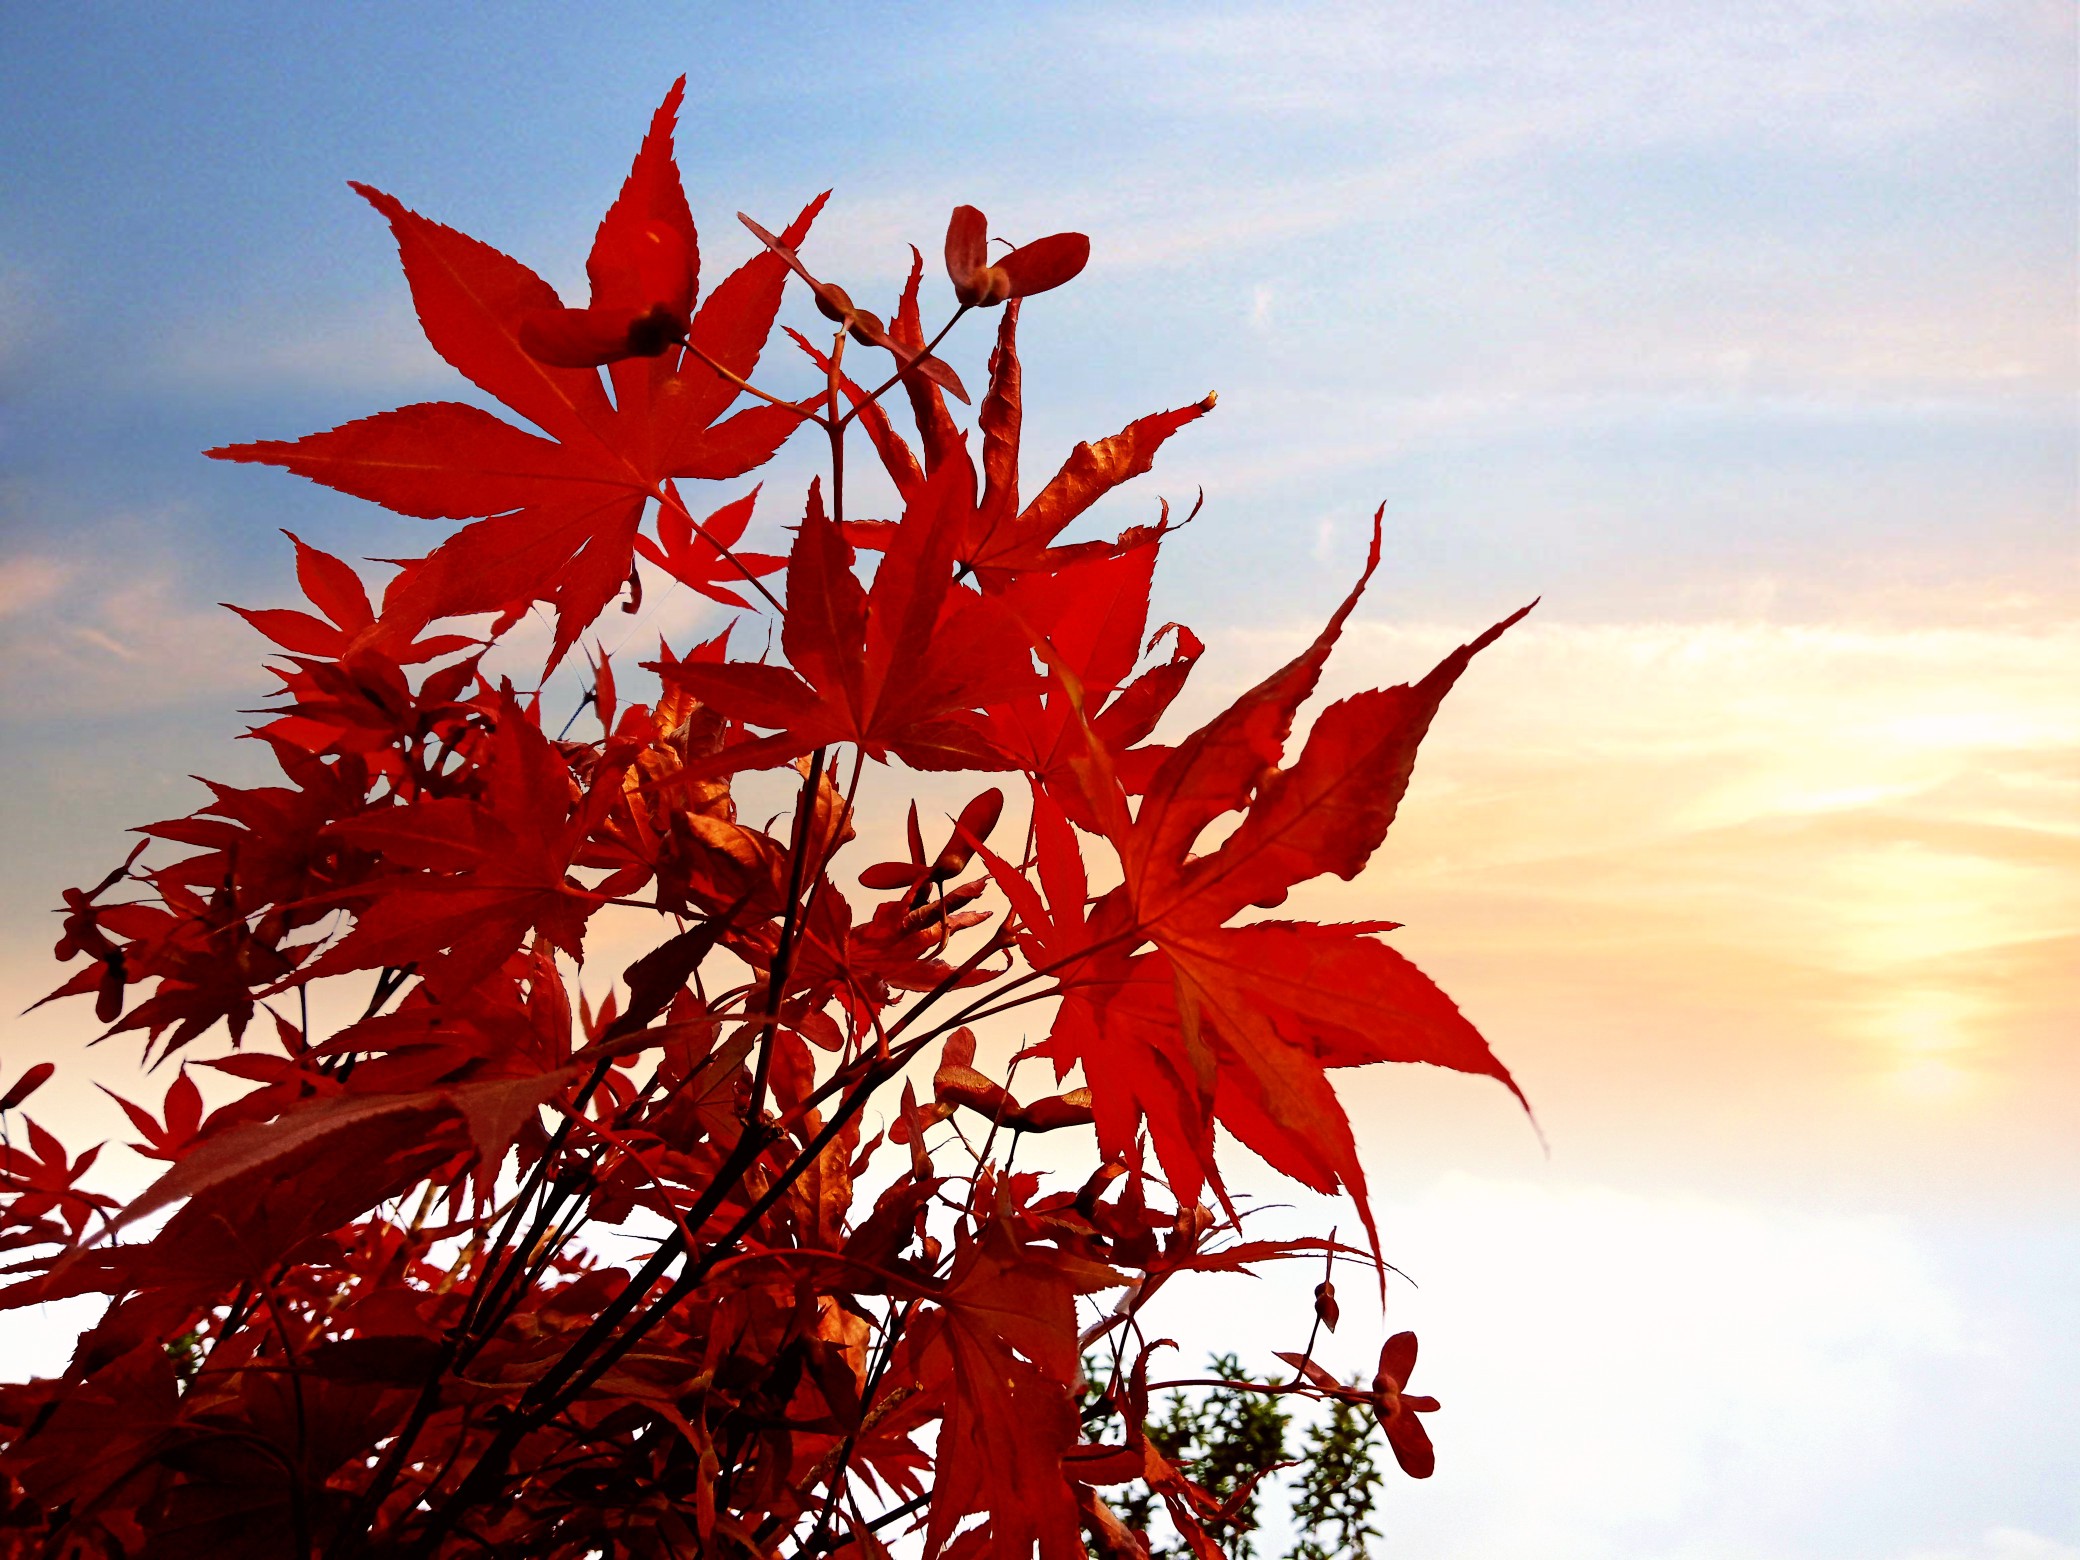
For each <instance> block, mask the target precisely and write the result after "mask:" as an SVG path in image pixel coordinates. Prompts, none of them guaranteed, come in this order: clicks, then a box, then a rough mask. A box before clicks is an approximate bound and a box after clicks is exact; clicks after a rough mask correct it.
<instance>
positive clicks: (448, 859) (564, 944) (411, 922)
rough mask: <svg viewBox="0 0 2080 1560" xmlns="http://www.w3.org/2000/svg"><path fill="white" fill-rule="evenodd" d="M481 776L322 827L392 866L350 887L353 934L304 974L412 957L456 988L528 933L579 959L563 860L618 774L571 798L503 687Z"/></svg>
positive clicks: (590, 907) (581, 906) (563, 769)
mask: <svg viewBox="0 0 2080 1560" xmlns="http://www.w3.org/2000/svg"><path fill="white" fill-rule="evenodd" d="M483 775H484V794H483V797H482V799H481V800H476V799H471V798H467V797H460V796H449V797H432V798H424V799H420V800H418V801H414V802H412V803H410V804H409V805H406V806H401V807H392V808H383V809H378V810H376V811H373V812H369V813H364V814H363V815H361V816H360V817H358V818H354V819H350V820H347V821H345V822H342V823H340V824H337V825H335V826H334V827H333V829H332V830H331V833H332V835H333V836H334V837H335V838H337V839H338V840H339V841H340V843H341V844H344V845H348V846H352V847H355V848H358V849H362V850H368V851H375V852H379V853H380V854H381V856H382V859H383V862H384V864H385V865H386V866H387V867H390V868H393V869H397V871H396V873H395V875H392V876H388V877H384V878H379V879H376V880H374V882H373V884H371V885H363V886H361V887H360V888H357V889H356V890H354V891H352V892H351V897H353V898H354V899H355V900H357V901H358V902H359V908H358V909H357V912H356V917H357V918H356V920H355V924H354V929H353V931H351V932H349V933H348V934H347V936H346V937H345V938H344V939H343V940H342V941H341V942H339V943H338V944H337V945H336V946H334V947H332V948H330V949H328V950H327V951H326V952H325V953H324V955H323V956H322V957H321V958H320V959H319V960H318V961H317V962H316V963H315V964H313V965H312V966H311V967H310V969H309V970H308V971H307V972H305V976H304V978H306V979H312V978H316V977H317V976H320V975H329V974H333V973H336V972H338V971H341V970H356V969H369V968H373V967H375V966H377V965H394V966H404V965H411V964H417V965H418V966H419V967H420V969H421V970H422V972H423V973H425V974H426V975H427V977H428V978H429V979H432V980H435V981H436V982H437V983H440V984H442V985H444V987H445V988H446V989H449V990H453V991H456V992H461V991H464V990H466V989H467V988H469V987H470V986H471V985H473V984H475V983H476V982H477V981H479V980H482V979H483V978H484V977H485V976H487V975H489V974H490V973H491V971H493V970H494V969H496V968H497V967H498V966H499V965H500V964H502V963H504V962H505V960H506V959H507V957H508V956H509V955H511V954H512V953H513V952H514V950H515V949H517V948H518V947H519V946H520V944H521V943H522V942H524V941H525V940H526V938H527V937H528V935H529V933H531V932H539V933H540V934H541V935H542V936H543V937H545V938H547V939H548V940H549V941H550V942H551V943H553V944H554V945H555V946H556V947H558V948H560V949H562V950H563V951H564V952H565V953H567V954H569V955H570V956H571V957H572V958H574V959H575V958H581V957H582V956H583V948H584V937H585V923H586V920H587V919H588V918H589V917H590V916H591V914H592V912H593V911H594V910H595V909H597V908H598V905H599V896H598V895H597V894H594V893H592V892H590V891H588V890H586V889H584V888H582V887H581V886H579V884H578V883H577V882H576V881H575V880H574V879H572V878H571V876H570V866H571V862H572V859H573V858H574V856H575V855H576V854H577V851H578V849H579V847H580V846H581V845H582V843H583V842H584V839H585V836H586V834H587V833H588V832H589V831H590V829H591V827H592V826H593V824H594V823H595V822H597V817H596V816H595V815H596V814H598V813H600V812H602V811H603V810H604V807H605V804H606V802H607V801H608V800H609V799H611V797H612V795H613V793H614V792H615V791H616V790H618V788H619V785H618V781H619V776H618V774H608V775H604V776H598V777H595V788H594V790H593V792H592V793H591V794H590V796H589V797H587V798H581V797H580V795H579V793H578V789H577V785H576V782H575V781H574V780H573V778H572V776H571V771H570V766H569V765H568V764H567V763H566V762H565V761H564V759H563V757H562V755H561V754H559V753H558V752H557V751H556V749H555V748H554V747H552V746H551V745H550V743H549V741H548V739H547V738H546V737H544V736H543V735H542V733H541V730H540V729H539V728H538V727H537V726H536V725H535V723H534V722H533V721H532V720H530V719H529V718H528V716H527V714H526V712H525V711H523V710H522V709H521V708H520V705H519V703H518V702H517V701H516V700H514V699H513V698H512V697H511V696H510V695H507V696H506V697H505V698H504V699H503V700H502V701H501V704H500V706H499V709H498V718H497V724H496V726H495V728H494V730H493V732H492V735H491V739H490V743H489V751H488V753H487V754H486V757H485V760H484V768H483ZM378 886H379V888H380V890H381V891H380V892H377V893H371V892H370V889H371V888H372V887H378Z"/></svg>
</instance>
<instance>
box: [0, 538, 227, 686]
mask: <svg viewBox="0 0 2080 1560" xmlns="http://www.w3.org/2000/svg"><path fill="white" fill-rule="evenodd" d="M265 648H266V647H265V646H264V645H263V644H262V643H261V642H260V641H259V640H258V639H257V638H256V637H255V636H254V635H253V633H252V632H251V630H249V629H248V628H247V627H246V626H245V625H244V624H243V623H240V622H239V621H238V620H237V619H236V618H234V617H233V616H232V615H231V614H230V613H229V612H226V611H224V610H223V609H222V608H221V607H216V606H204V605H201V604H199V603H195V602H192V601H190V600H188V599H187V593H186V590H185V588H184V585H183V583H182V582H181V581H180V580H179V579H178V578H177V577H175V576H173V575H172V574H169V573H142V572H141V573H132V574H127V575H125V574H122V573H119V572H117V570H116V569H114V568H112V567H111V566H110V565H108V564H106V563H99V562H97V563H95V564H93V565H88V564H86V563H84V562H81V561H78V560H73V559H61V558H45V557H25V558H15V559H10V560H6V561H4V562H0V715H4V716H6V717H7V718H9V719H41V718H46V717H51V716H68V715H69V716H77V717H87V718H99V717H105V716H111V715H130V714H136V713H139V712H141V711H144V710H150V709H163V708H169V707H172V706H176V705H182V704H188V703H192V702H196V701H199V700H207V701H210V702H212V703H220V702H222V701H223V700H224V699H225V698H226V697H227V696H228V695H231V694H234V693H236V692H243V691H248V690H250V691H254V692H258V691H260V690H261V689H262V688H264V687H265V686H266V682H267V679H266V678H265V677H264V675H263V674H262V673H261V671H260V669H259V662H260V660H261V653H262V652H263V651H264V650H265Z"/></svg>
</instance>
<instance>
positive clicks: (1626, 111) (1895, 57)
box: [1081, 0, 2072, 147]
mask: <svg viewBox="0 0 2080 1560" xmlns="http://www.w3.org/2000/svg"><path fill="white" fill-rule="evenodd" d="M1081 21H1082V23H1083V24H1084V25H1086V26H1088V27H1090V28H1091V29H1092V30H1094V31H1095V32H1096V34H1097V35H1098V39H1099V47H1098V49H1097V51H1096V52H1097V53H1098V54H1099V55H1100V57H1106V56H1111V57H1120V56H1125V57H1126V58H1128V59H1130V60H1131V61H1132V62H1133V65H1134V67H1135V68H1136V69H1137V71H1139V72H1141V73H1143V77H1144V80H1145V82H1146V86H1145V90H1146V91H1148V92H1149V93H1150V94H1152V95H1153V96H1155V97H1156V98H1157V99H1158V100H1159V101H1161V102H1162V103H1163V104H1164V105H1165V106H1166V107H1168V108H1170V109H1172V110H1174V111H1176V112H1179V113H1183V114H1192V113H1195V112H1198V113H1204V112H1208V111H1210V110H1212V109H1213V108H1214V107H1215V106H1217V107H1218V110H1219V111H1220V112H1222V113H1232V112H1236V111H1238V110H1241V111H1251V112H1256V113H1272V114H1280V115H1286V116H1291V117H1295V118H1303V119H1317V120H1319V119H1328V120H1332V121H1364V122H1375V123H1376V122H1381V121H1389V122H1391V121H1396V120H1401V121H1406V120H1409V119H1423V118H1431V119H1453V118H1459V117H1462V116H1464V117H1479V118H1481V119H1483V120H1487V119H1490V118H1491V117H1492V115H1493V113H1494V109H1495V106H1496V104H1498V103H1506V104H1508V105H1509V111H1510V112H1511V113H1512V114H1513V115H1514V116H1516V117H1518V118H1519V119H1520V120H1521V121H1522V122H1524V123H1526V124H1528V125H1535V126H1537V127H1538V128H1539V129H1540V130H1541V132H1542V133H1544V134H1546V135H1552V136H1571V137H1581V138H1588V137H1597V138H1605V139H1621V140H1623V141H1626V142H1629V143H1633V144H1640V143H1653V142H1667V141H1677V140H1683V139H1687V138H1692V137H1696V136H1699V135H1718V134H1725V133H1728V132H1738V133H1739V134H1741V135H1742V136H1743V137H1744V138H1748V139H1750V140H1753V139H1755V138H1761V139H1763V140H1773V141H1785V142H1800V143H1805V144H1811V142H1812V140H1813V138H1815V137H1818V138H1820V139H1821V140H1822V141H1823V142H1824V143H1826V144H1831V145H1836V146H1843V145H1846V146H1851V147H1854V146H1861V145H1868V144H1871V143H1873V142H1880V141H1889V140H1896V139H1900V138H1903V137H1911V138H1920V137H1923V136H1926V135H1928V134H1930V133H1931V132H1933V131H1937V130H1939V129H1940V127H1943V126H1946V125H1949V124H1953V123H1954V122H1955V121H1957V120H1958V119H1960V118H1965V117H1970V116H1985V115H1989V114H2002V115H2006V114H2012V113H2014V112H2016V111H2017V110H2018V109H2021V110H2022V111H2024V112H2029V113H2031V114H2032V115H2033V116H2034V117H2038V118H2042V117H2044V116H2046V115H2048V114H2049V113H2052V112H2055V111H2056V108H2057V105H2058V103H2059V101H2060V98H2061V96H2062V93H2061V84H2062V83H2063V84H2064V93H2063V95H2064V96H2067V97H2069V96H2070V83H2069V82H2067V81H2066V77H2065V74H2064V73H2062V72H2061V70H2060V68H2059V67H2058V65H2057V64H2056V61H2058V60H2060V59H2062V58H2065V57H2066V56H2067V55H2069V53H2070V44H2071V39H2072V19H2071V13H2070V10H2069V9H2068V8H2066V7H2062V6H2055V5H2046V4H2037V3H2032V0H2022V3H2009V4H2005V5H1999V6H1990V7H1965V6H1960V5H1956V4H1952V3H1948V0H1918V3H1911V4H1903V5H1902V4H1886V3H1879V0H1831V3H1827V4H1817V5H1797V4H1781V3H1766V4H1744V5H1731V6H1729V5H1713V4H1709V3H1692V0H1679V3H1674V4H1661V5H1656V6H1652V7H1645V8H1642V7H1639V6H1631V5H1617V4H1587V5H1584V4H1573V3H1559V0H1509V3H1504V4H1497V5H1489V6H1472V7H1469V6H1459V5H1451V4H1445V3H1421V0H1418V3H1408V4H1396V5H1392V6H1382V5H1368V4H1360V3H1355V0H1322V3H1313V4H1302V5H1285V4H1278V5H1271V4H1254V5H1241V6H1223V7H1211V6H1194V7H1180V6H1163V7H1144V8H1140V9H1138V10H1136V11H1132V12H1118V11H1113V12H1107V13H1103V14H1101V15H1100V16H1098V17H1096V18H1091V17H1089V16H1085V17H1083V18H1082V19H1081Z"/></svg>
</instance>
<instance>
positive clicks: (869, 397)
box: [831, 303, 974, 428]
mask: <svg viewBox="0 0 2080 1560" xmlns="http://www.w3.org/2000/svg"><path fill="white" fill-rule="evenodd" d="M973 307H974V305H973V304H967V303H964V304H962V305H961V306H960V307H959V308H958V309H956V310H954V311H953V318H952V319H950V320H948V321H947V322H946V323H945V324H944V325H942V326H940V327H939V334H938V335H936V336H934V337H933V338H932V339H931V340H930V341H928V342H926V343H925V345H924V350H923V351H922V352H920V353H918V354H917V356H918V357H919V358H928V357H930V356H931V355H932V353H933V352H934V351H936V350H937V349H938V346H939V343H940V342H942V341H944V340H945V339H946V338H947V336H949V335H950V334H952V331H953V327H954V326H956V325H958V324H960V322H961V317H962V316H963V315H965V314H966V313H967V312H968V310H969V309H971V308H973ZM911 371H912V366H911V365H910V364H903V365H902V366H900V367H898V368H897V369H896V371H895V372H894V373H893V374H890V375H889V376H888V377H887V378H886V379H884V380H882V381H881V383H880V384H878V385H876V386H875V387H874V388H873V389H872V390H870V391H868V392H867V393H866V394H865V395H864V396H863V397H861V398H860V399H859V400H858V401H855V402H854V403H853V407H852V410H851V411H849V412H847V413H845V414H844V415H843V416H842V417H840V418H838V419H837V423H838V426H839V427H840V428H842V427H844V426H845V424H847V423H849V422H851V421H852V419H853V418H855V417H857V416H858V415H859V414H860V412H861V410H862V409H863V408H865V407H868V406H871V405H872V404H873V403H874V402H876V401H878V400H880V399H881V398H882V397H883V396H884V395H887V394H888V392H889V391H891V390H893V389H894V388H895V387H896V386H897V385H898V384H900V383H902V379H903V375H905V374H907V373H909V372H911ZM837 404H838V403H837V401H836V400H835V399H833V400H832V402H831V405H832V406H833V407H835V406H836V405H837Z"/></svg>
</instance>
